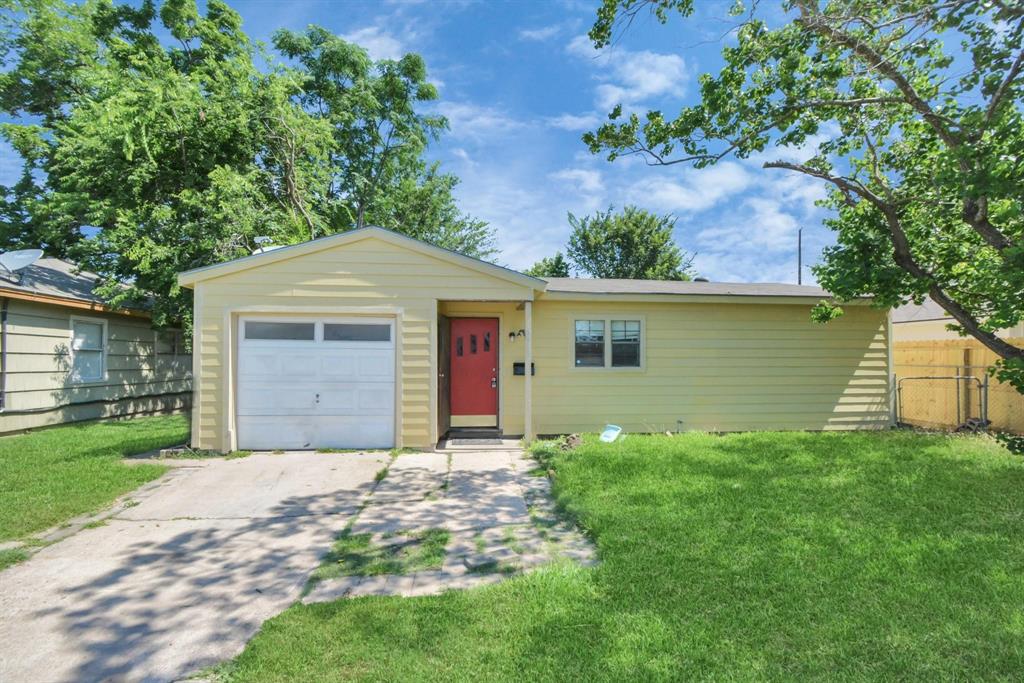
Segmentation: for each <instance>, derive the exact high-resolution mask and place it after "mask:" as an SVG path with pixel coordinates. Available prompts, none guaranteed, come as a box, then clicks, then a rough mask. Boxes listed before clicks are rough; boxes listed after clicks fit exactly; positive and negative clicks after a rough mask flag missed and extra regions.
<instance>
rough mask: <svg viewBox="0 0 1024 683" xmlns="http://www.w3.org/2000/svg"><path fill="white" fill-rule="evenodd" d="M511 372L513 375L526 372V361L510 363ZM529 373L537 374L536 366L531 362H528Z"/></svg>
mask: <svg viewBox="0 0 1024 683" xmlns="http://www.w3.org/2000/svg"><path fill="white" fill-rule="evenodd" d="M512 374H513V375H525V374H526V363H513V364H512ZM530 374H531V375H536V374H537V366H536V365H534V364H533V363H530Z"/></svg>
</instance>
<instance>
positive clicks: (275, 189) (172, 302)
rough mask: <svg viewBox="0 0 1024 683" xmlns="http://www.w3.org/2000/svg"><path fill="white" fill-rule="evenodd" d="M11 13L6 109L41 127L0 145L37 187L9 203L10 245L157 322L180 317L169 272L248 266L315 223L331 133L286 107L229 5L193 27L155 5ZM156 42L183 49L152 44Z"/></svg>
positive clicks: (173, 8) (179, 4) (184, 14)
mask: <svg viewBox="0 0 1024 683" xmlns="http://www.w3.org/2000/svg"><path fill="white" fill-rule="evenodd" d="M18 9H19V11H21V12H22V13H23V15H24V21H22V22H20V23H18V24H15V25H13V28H12V30H11V31H9V32H7V33H5V34H4V36H3V41H2V42H3V45H4V47H5V48H8V50H4V52H5V53H6V54H9V55H13V60H12V61H13V66H12V67H11V68H10V69H9V70H8V71H6V72H5V73H4V75H3V79H2V81H0V92H2V99H3V102H4V106H5V109H6V110H7V111H8V112H10V113H12V114H28V115H30V116H32V117H35V118H36V121H31V122H26V123H14V124H8V125H6V126H5V127H4V129H3V133H4V135H5V137H6V138H7V139H8V140H9V141H10V142H11V143H12V144H13V145H14V146H15V147H16V148H17V149H18V150H19V151H20V152H21V153H22V156H23V159H24V160H25V164H26V171H25V177H26V178H27V177H31V178H32V179H33V182H35V183H36V185H35V187H34V190H33V192H25V193H23V194H25V195H30V199H31V201H15V202H11V203H12V204H14V205H17V206H20V207H21V209H22V210H27V214H28V215H29V219H26V220H25V221H23V224H22V225H21V226H18V225H16V220H11V219H10V218H9V219H8V220H7V221H5V223H7V227H8V229H10V230H12V234H8V235H7V236H6V239H7V241H11V240H14V239H15V238H17V239H20V240H21V241H25V236H26V234H27V235H28V236H29V237H34V238H37V239H39V240H40V241H39V242H38V243H37V245H38V246H42V247H44V248H45V250H46V251H47V252H49V253H52V254H56V255H67V256H70V257H71V258H73V259H75V260H76V261H78V262H79V263H81V265H82V266H83V267H85V268H86V269H89V270H94V271H96V272H97V273H99V274H101V275H102V276H103V280H102V282H101V284H100V286H99V287H98V292H99V293H100V294H101V295H103V296H104V297H105V298H107V299H108V300H109V301H110V303H112V304H114V305H121V304H129V303H140V302H147V303H148V304H150V305H151V307H152V311H153V319H154V323H155V324H156V325H157V326H163V325H166V324H170V323H171V322H176V321H178V320H186V321H187V320H188V319H190V312H191V296H190V293H188V292H182V291H181V290H180V289H179V288H178V285H177V282H176V274H177V273H178V272H179V271H182V270H187V269H189V268H193V267H196V266H202V265H207V264H209V263H214V262H218V261H223V260H227V259H231V258H235V257H238V256H242V255H246V254H249V253H251V251H252V249H253V248H254V247H255V243H254V239H253V238H254V237H256V236H257V235H271V236H273V237H274V238H275V239H276V240H278V241H280V242H287V241H294V239H295V236H297V235H299V234H301V233H307V234H308V231H309V230H310V229H311V226H312V225H315V224H316V222H317V219H316V217H314V216H313V215H312V213H311V212H310V210H309V207H310V205H311V204H312V203H313V201H314V198H315V197H316V196H317V195H319V194H322V193H323V192H324V189H323V187H322V186H323V185H324V183H323V172H322V169H323V168H324V162H325V158H326V157H325V150H326V149H327V148H328V146H329V144H330V131H329V129H328V128H327V127H326V126H324V125H322V123H321V122H319V121H317V120H316V119H315V118H312V117H309V116H308V115H306V114H305V113H304V112H303V111H302V110H301V108H299V107H297V106H295V105H294V104H293V103H292V98H293V97H294V96H295V95H296V94H297V92H298V86H299V83H298V82H297V80H296V79H295V78H294V77H293V75H292V74H290V73H288V72H286V71H285V70H282V69H271V70H270V72H268V73H264V72H261V71H260V70H258V69H257V68H256V66H255V63H254V56H255V51H254V48H253V46H252V45H251V44H250V42H249V40H248V38H247V37H246V35H245V33H244V32H243V31H242V30H241V19H240V17H239V16H238V15H237V14H236V13H235V12H234V11H232V10H231V9H230V8H229V7H228V6H227V5H225V4H224V3H223V2H221V1H220V0H210V1H209V2H208V3H207V10H206V13H205V15H202V16H201V15H200V14H199V12H198V10H197V8H196V4H195V1H194V0H167V1H166V2H164V3H163V4H162V5H161V7H160V9H159V12H158V11H157V9H156V6H155V5H154V4H153V3H152V2H143V3H142V4H141V5H140V6H139V7H138V8H133V7H129V6H125V5H113V4H110V3H106V2H94V3H86V4H84V5H81V6H69V5H64V4H63V3H61V2H57V1H55V0H33V1H30V2H25V3H20V4H19V6H18ZM57 29H59V31H58V30H57ZM158 30H165V31H167V32H168V33H169V34H170V35H171V36H172V37H173V39H174V40H176V41H177V44H176V45H174V46H170V47H165V46H164V45H162V44H161V42H160V40H159V39H158V37H157V35H156V32H157V31H158ZM55 31H56V32H55ZM69 44H70V45H73V46H74V50H73V51H72V52H71V53H70V54H66V53H64V52H63V51H64V50H65V48H66V46H67V45H69ZM40 65H42V66H41V67H40ZM5 66H6V64H5ZM51 86H52V87H51ZM36 178H38V179H39V180H38V181H36V180H35V179H36ZM17 189H18V188H15V190H17ZM17 230H20V231H21V232H20V233H18V232H14V231H17Z"/></svg>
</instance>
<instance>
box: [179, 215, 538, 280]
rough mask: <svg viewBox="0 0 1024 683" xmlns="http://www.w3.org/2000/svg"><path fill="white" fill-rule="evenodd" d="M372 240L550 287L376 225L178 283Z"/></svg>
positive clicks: (206, 270)
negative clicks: (368, 239)
mask: <svg viewBox="0 0 1024 683" xmlns="http://www.w3.org/2000/svg"><path fill="white" fill-rule="evenodd" d="M371 237H372V238H375V239H379V240H383V241H385V242H389V243H391V244H394V245H397V246H400V247H404V248H406V249H409V250H411V251H416V252H419V253H421V254H425V255H427V256H431V257H433V258H436V259H440V260H442V261H448V262H449V263H454V264H456V265H459V266H462V267H464V268H468V269H470V270H475V271H477V272H479V273H483V274H485V275H490V276H492V277H496V278H498V279H501V280H506V281H508V282H512V283H515V284H517V285H521V286H523V287H528V288H530V289H534V290H538V291H544V288H545V287H546V286H547V283H546V282H545V281H544V280H541V279H539V278H535V277H531V276H529V275H525V274H523V273H520V272H518V271H515V270H511V269H510V268H505V267H503V266H499V265H496V264H493V263H488V262H487V261H481V260H480V259H477V258H473V257H472V256H466V255H464V254H459V253H457V252H454V251H451V250H448V249H443V248H441V247H437V246H434V245H433V244H428V243H426V242H423V241H421V240H417V239H414V238H412V237H408V236H406V235H402V234H400V233H397V232H394V231H392V230H386V229H385V228H379V227H376V226H367V227H365V228H357V229H355V230H349V231H348V232H342V233H339V234H337V235H329V236H327V237H318V238H317V239H315V240H310V241H308V242H300V243H299V244H293V245H290V246H287V247H279V248H277V249H274V250H272V251H265V252H263V253H259V254H253V255H251V256H243V257H242V258H237V259H235V260H233V261H226V262H224V263H217V264H214V265H212V266H205V267H203V268H195V269H194V270H189V271H186V272H184V273H179V274H178V284H180V285H181V286H183V287H192V286H193V285H195V284H196V283H197V282H202V281H203V280H209V279H211V278H216V277H221V276H224V275H229V274H231V273H237V272H240V271H243V270H248V269H250V268H258V267H260V266H265V265H269V264H271V263H277V262H279V261H285V260H287V259H292V258H297V257H300V256H305V255H307V254H314V253H316V252H318V251H324V250H326V249H333V248H335V247H340V246H343V245H346V244H351V243H352V242H358V241H359V240H364V239H367V238H371Z"/></svg>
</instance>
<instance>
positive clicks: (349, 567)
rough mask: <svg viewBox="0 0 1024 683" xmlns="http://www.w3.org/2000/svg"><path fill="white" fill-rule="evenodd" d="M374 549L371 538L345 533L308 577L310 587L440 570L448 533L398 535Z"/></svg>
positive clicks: (404, 533) (442, 531)
mask: <svg viewBox="0 0 1024 683" xmlns="http://www.w3.org/2000/svg"><path fill="white" fill-rule="evenodd" d="M384 540H385V541H386V543H382V544H380V545H374V544H373V543H372V542H371V534H353V533H351V532H349V531H348V530H346V531H345V532H343V533H342V534H341V536H339V537H338V540H337V541H335V543H334V546H333V547H332V548H331V551H330V552H329V553H328V554H327V556H326V557H325V558H324V562H323V564H322V565H320V567H318V568H317V569H316V570H315V571H314V572H313V574H312V576H311V577H310V582H311V584H315V583H317V582H319V581H323V580H324V579H331V578H336V577H339V576H379V575H381V574H409V573H412V572H417V571H424V570H428V569H440V568H441V565H442V564H443V563H444V548H445V546H446V545H448V532H447V531H445V530H444V529H428V530H426V531H420V532H404V531H399V532H395V533H394V534H391V535H390V536H389V537H388V538H386V539H384Z"/></svg>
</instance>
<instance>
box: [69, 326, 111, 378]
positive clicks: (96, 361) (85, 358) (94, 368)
mask: <svg viewBox="0 0 1024 683" xmlns="http://www.w3.org/2000/svg"><path fill="white" fill-rule="evenodd" d="M106 343H107V323H106V321H105V320H77V319H74V318H72V319H71V379H72V380H74V381H76V382H97V381H99V380H102V379H103V378H104V377H105V376H106V358H105V353H104V349H105V347H106Z"/></svg>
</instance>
